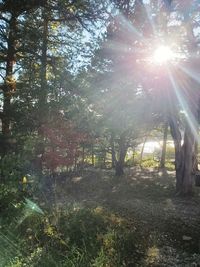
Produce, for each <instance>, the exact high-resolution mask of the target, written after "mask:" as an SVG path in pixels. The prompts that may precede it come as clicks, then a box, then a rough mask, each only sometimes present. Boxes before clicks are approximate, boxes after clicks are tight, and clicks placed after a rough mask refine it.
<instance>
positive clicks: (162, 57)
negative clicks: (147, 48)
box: [153, 45, 174, 65]
mask: <svg viewBox="0 0 200 267" xmlns="http://www.w3.org/2000/svg"><path fill="white" fill-rule="evenodd" d="M173 59H174V53H173V51H172V50H171V48H170V47H169V46H164V45H161V46H158V47H157V48H156V50H155V51H154V54H153V62H154V63H156V64H160V65H162V64H166V63H168V62H170V61H171V60H173Z"/></svg>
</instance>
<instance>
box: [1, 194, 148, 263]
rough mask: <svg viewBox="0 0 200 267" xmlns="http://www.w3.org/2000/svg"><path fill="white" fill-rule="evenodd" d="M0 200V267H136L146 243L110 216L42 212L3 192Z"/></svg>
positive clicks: (97, 211)
mask: <svg viewBox="0 0 200 267" xmlns="http://www.w3.org/2000/svg"><path fill="white" fill-rule="evenodd" d="M1 198H2V199H1V203H4V204H1V209H2V212H4V218H5V219H4V220H2V221H1V229H0V238H1V242H0V244H1V245H0V249H1V253H0V258H1V259H0V260H1V265H0V266H2V267H22V266H23V267H24V266H27V267H47V266H48V267H54V266H55V267H59V266H63V267H122V266H127V267H128V266H130V267H131V266H141V265H140V264H141V261H142V260H143V259H144V257H145V253H146V249H147V247H148V238H147V236H144V234H141V233H142V232H141V231H140V229H138V228H136V227H135V226H134V225H131V224H130V222H128V221H127V220H125V219H123V218H121V217H120V216H118V215H116V214H113V213H111V212H109V211H106V210H105V209H103V208H101V207H97V208H93V209H91V208H90V209H89V208H84V207H80V206H78V205H69V206H66V207H63V208H62V209H58V208H54V209H53V210H42V209H41V208H40V207H39V205H37V204H36V203H34V202H33V201H31V200H30V199H27V198H25V197H24V196H23V194H19V195H18V194H17V192H16V191H12V192H9V190H8V189H7V190H5V189H4V194H3V193H2V194H1ZM5 203H7V204H8V205H7V206H6V205H5Z"/></svg>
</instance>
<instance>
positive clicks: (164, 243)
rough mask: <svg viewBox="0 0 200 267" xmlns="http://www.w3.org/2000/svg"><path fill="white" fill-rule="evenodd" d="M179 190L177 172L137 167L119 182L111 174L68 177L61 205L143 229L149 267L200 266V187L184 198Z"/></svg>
mask: <svg viewBox="0 0 200 267" xmlns="http://www.w3.org/2000/svg"><path fill="white" fill-rule="evenodd" d="M174 188H175V177H174V172H165V173H162V172H159V171H155V170H150V169H148V170H141V169H140V168H132V169H129V170H127V171H126V174H125V175H124V176H123V177H120V178H116V177H115V176H114V173H113V172H112V171H109V170H100V169H88V170H87V171H84V172H82V173H81V174H80V175H74V176H72V177H71V178H67V179H66V178H65V179H64V178H62V180H61V181H60V182H59V183H58V186H57V191H58V192H59V194H58V195H56V204H57V205H61V206H64V205H70V204H72V203H73V204H75V203H76V205H81V206H83V207H89V208H98V207H99V208H104V209H107V210H109V211H110V212H114V213H115V214H119V215H120V216H122V217H124V218H126V219H128V220H130V222H131V223H132V225H134V227H135V225H139V226H140V229H141V228H142V229H143V231H146V232H148V233H149V236H150V239H151V245H150V247H149V250H148V264H147V265H146V266H157V267H159V266H160V267H162V266H170V267H174V266H181V267H184V266H185V267H186V266H188V267H190V266H200V189H199V188H195V190H196V192H195V196H194V197H192V198H179V197H176V196H175V192H174ZM61 196H62V197H61ZM52 201H55V199H52ZM130 227H131V224H130Z"/></svg>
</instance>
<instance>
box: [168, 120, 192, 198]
mask: <svg viewBox="0 0 200 267" xmlns="http://www.w3.org/2000/svg"><path fill="white" fill-rule="evenodd" d="M170 129H171V135H172V138H173V140H174V147H175V169H176V193H177V195H182V196H189V195H191V194H192V185H193V178H194V171H193V168H194V163H195V160H196V148H195V147H196V141H195V136H194V133H193V132H192V130H191V127H190V125H189V124H188V123H187V124H186V127H185V133H184V140H183V145H181V141H182V140H181V132H180V129H179V127H178V122H177V121H176V120H175V119H173V120H171V121H170Z"/></svg>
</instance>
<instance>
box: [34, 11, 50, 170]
mask: <svg viewBox="0 0 200 267" xmlns="http://www.w3.org/2000/svg"><path fill="white" fill-rule="evenodd" d="M42 17H43V35H42V48H41V53H42V54H41V70H40V89H41V90H40V93H39V97H38V99H39V102H38V135H39V137H40V141H39V144H38V147H37V152H36V154H37V166H36V168H37V169H38V171H39V172H40V173H42V169H43V166H42V165H43V155H44V152H45V148H44V124H45V122H46V120H47V112H48V110H47V77H46V76H47V48H48V22H49V20H48V14H47V11H46V9H45V8H44V9H43V13H42Z"/></svg>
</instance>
